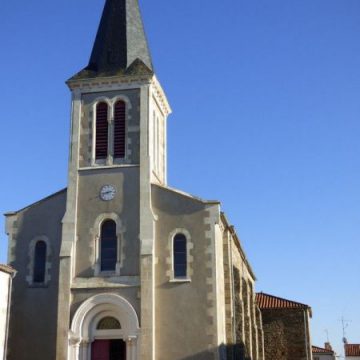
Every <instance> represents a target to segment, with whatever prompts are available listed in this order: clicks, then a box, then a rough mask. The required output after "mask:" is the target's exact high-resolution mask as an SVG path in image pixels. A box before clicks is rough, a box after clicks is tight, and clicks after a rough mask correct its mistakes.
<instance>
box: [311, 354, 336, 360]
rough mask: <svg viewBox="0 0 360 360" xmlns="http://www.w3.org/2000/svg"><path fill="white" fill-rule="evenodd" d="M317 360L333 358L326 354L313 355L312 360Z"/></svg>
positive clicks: (330, 359)
mask: <svg viewBox="0 0 360 360" xmlns="http://www.w3.org/2000/svg"><path fill="white" fill-rule="evenodd" d="M316 358H319V360H335V356H333V355H326V354H313V360H315V359H316Z"/></svg>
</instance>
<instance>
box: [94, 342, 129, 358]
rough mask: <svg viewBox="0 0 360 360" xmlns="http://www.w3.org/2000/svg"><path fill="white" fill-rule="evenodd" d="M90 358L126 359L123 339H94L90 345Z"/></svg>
mask: <svg viewBox="0 0 360 360" xmlns="http://www.w3.org/2000/svg"><path fill="white" fill-rule="evenodd" d="M91 360H126V343H125V341H123V340H95V341H94V342H93V343H92V345H91Z"/></svg>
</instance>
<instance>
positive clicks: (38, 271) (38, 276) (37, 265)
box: [33, 241, 47, 284]
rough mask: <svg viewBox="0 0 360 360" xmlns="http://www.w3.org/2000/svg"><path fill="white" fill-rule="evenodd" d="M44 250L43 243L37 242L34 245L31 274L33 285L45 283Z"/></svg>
mask: <svg viewBox="0 0 360 360" xmlns="http://www.w3.org/2000/svg"><path fill="white" fill-rule="evenodd" d="M46 248H47V246H46V243H45V241H38V242H37V243H36V245H35V254H34V273H33V274H34V277H33V283H35V284H42V283H44V282H45V271H46Z"/></svg>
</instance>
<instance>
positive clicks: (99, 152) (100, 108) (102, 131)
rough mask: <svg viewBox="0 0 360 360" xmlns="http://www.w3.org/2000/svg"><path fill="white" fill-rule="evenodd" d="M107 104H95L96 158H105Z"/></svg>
mask: <svg viewBox="0 0 360 360" xmlns="http://www.w3.org/2000/svg"><path fill="white" fill-rule="evenodd" d="M108 127H109V125H108V105H107V104H106V103H103V102H102V103H99V104H98V105H97V106H96V160H98V159H106V158H107V155H108Z"/></svg>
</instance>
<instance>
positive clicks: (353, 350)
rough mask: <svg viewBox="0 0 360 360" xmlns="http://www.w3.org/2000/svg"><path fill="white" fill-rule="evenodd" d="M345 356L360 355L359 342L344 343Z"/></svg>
mask: <svg viewBox="0 0 360 360" xmlns="http://www.w3.org/2000/svg"><path fill="white" fill-rule="evenodd" d="M345 355H346V356H360V344H345Z"/></svg>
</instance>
